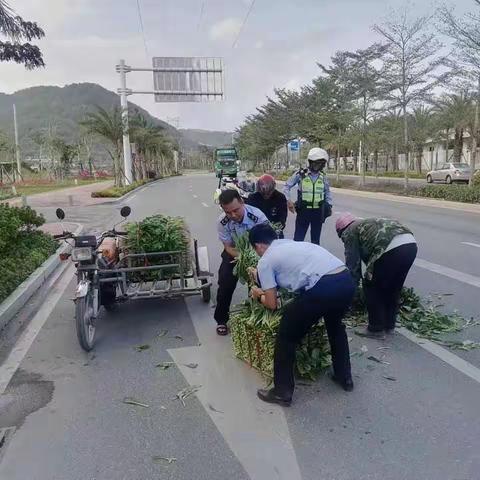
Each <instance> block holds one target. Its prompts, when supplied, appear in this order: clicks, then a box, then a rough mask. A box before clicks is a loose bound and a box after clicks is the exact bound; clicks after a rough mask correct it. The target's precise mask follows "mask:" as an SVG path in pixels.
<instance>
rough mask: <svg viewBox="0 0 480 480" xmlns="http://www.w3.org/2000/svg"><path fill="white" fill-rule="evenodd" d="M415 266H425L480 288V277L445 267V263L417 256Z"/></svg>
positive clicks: (432, 270) (431, 270)
mask: <svg viewBox="0 0 480 480" xmlns="http://www.w3.org/2000/svg"><path fill="white" fill-rule="evenodd" d="M415 266H417V267H420V268H424V269H425V270H429V271H430V272H433V273H438V274H440V275H443V276H445V277H449V278H453V279H454V280H457V281H458V282H462V283H466V284H468V285H472V286H473V287H477V288H480V277H475V276H474V275H469V274H468V273H463V272H460V271H458V270H454V269H453V268H449V267H444V266H443V265H438V264H436V263H432V262H427V260H422V259H421V258H417V259H416V260H415Z"/></svg>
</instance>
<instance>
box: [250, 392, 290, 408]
mask: <svg viewBox="0 0 480 480" xmlns="http://www.w3.org/2000/svg"><path fill="white" fill-rule="evenodd" d="M257 396H258V398H259V399H260V400H263V401H264V402H267V403H276V404H277V405H280V406H282V407H289V406H290V405H291V403H292V397H284V396H281V395H278V394H276V393H275V391H274V389H273V388H271V389H270V390H264V389H260V390H257Z"/></svg>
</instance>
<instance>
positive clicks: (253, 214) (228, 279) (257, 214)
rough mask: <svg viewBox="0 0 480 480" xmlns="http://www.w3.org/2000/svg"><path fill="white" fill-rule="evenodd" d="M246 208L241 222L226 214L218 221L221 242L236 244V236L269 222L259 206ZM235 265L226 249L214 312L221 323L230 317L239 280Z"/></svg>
mask: <svg viewBox="0 0 480 480" xmlns="http://www.w3.org/2000/svg"><path fill="white" fill-rule="evenodd" d="M244 208H245V215H244V216H243V220H242V221H241V222H240V223H238V222H234V221H233V220H230V219H229V218H228V217H227V216H226V215H225V214H223V215H221V216H220V218H219V219H218V222H217V230H218V238H219V239H220V241H221V242H223V243H229V244H231V245H232V246H235V237H236V236H237V237H238V236H241V235H243V234H244V233H245V232H248V231H249V230H250V229H251V228H253V227H254V226H255V225H259V224H261V223H267V222H268V219H267V217H266V216H265V214H264V213H263V212H262V211H261V210H259V209H258V208H255V207H252V206H251V205H245V206H244ZM234 267H235V263H234V258H233V257H232V256H231V255H229V254H228V253H227V252H226V251H225V250H224V251H223V252H222V263H221V265H220V269H219V270H218V290H217V306H216V308H215V314H214V318H215V320H216V321H217V323H218V324H219V325H226V324H227V322H228V319H229V310H230V304H231V303H232V297H233V292H234V291H235V288H236V286H237V281H238V278H237V277H236V276H235V275H234V274H233V268H234Z"/></svg>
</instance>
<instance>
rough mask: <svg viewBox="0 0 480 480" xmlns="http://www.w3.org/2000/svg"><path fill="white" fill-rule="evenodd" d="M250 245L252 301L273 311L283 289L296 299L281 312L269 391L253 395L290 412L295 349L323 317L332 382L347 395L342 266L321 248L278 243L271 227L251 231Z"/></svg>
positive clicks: (347, 279) (349, 282) (347, 290)
mask: <svg viewBox="0 0 480 480" xmlns="http://www.w3.org/2000/svg"><path fill="white" fill-rule="evenodd" d="M249 239H250V243H251V244H252V246H253V248H254V249H255V251H256V252H257V254H258V255H259V257H261V258H260V260H259V262H258V266H257V271H256V272H255V271H254V270H253V271H252V274H253V275H255V273H256V275H257V277H258V278H257V280H258V283H259V284H260V285H261V288H259V287H253V288H252V289H251V295H252V297H253V298H254V299H258V300H259V301H260V302H261V303H262V304H263V305H264V306H265V307H266V308H268V309H270V310H276V308H277V289H279V288H285V289H287V290H289V291H291V292H295V293H297V294H298V296H297V297H296V298H295V299H294V300H293V301H292V302H291V303H290V304H288V305H287V306H286V307H285V310H284V313H283V315H282V319H281V321H280V326H279V330H278V333H277V337H276V343H275V350H274V379H273V383H274V386H273V388H271V389H270V390H258V392H257V393H258V397H259V398H260V399H261V400H263V401H265V402H269V403H277V404H279V405H283V406H289V405H290V403H291V401H292V395H293V391H294V387H295V382H294V363H295V349H296V346H297V344H298V343H299V342H300V341H301V340H302V338H303V337H304V336H305V335H306V334H307V333H308V331H309V330H310V329H311V327H312V326H313V325H315V324H316V323H317V322H318V321H319V320H320V319H321V318H322V317H323V319H324V321H325V327H326V330H327V335H328V340H329V343H330V348H331V354H332V364H333V374H332V379H333V380H334V381H335V382H337V383H339V384H340V385H341V386H342V388H343V389H344V390H346V391H351V390H353V381H352V374H351V367H350V352H349V347H348V339H347V334H346V331H345V325H344V324H343V322H342V320H343V317H344V315H345V313H346V312H347V310H348V309H349V307H350V305H351V303H352V300H353V295H354V291H355V284H354V282H353V279H352V276H351V275H350V272H349V271H348V269H347V268H346V267H345V264H344V263H343V262H342V261H341V260H340V259H338V258H337V257H335V256H334V255H332V254H331V253H330V252H328V251H327V250H325V249H324V248H322V247H320V246H318V245H315V244H312V243H307V242H295V241H293V240H279V239H277V234H276V232H275V230H274V229H273V228H272V227H271V226H270V225H268V224H267V225H265V224H264V225H257V226H255V227H253V228H252V229H251V230H250V233H249Z"/></svg>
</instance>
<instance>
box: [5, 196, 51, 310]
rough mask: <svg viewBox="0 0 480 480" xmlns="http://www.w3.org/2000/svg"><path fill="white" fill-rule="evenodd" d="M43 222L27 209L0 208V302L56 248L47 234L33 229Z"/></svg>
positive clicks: (40, 217)
mask: <svg viewBox="0 0 480 480" xmlns="http://www.w3.org/2000/svg"><path fill="white" fill-rule="evenodd" d="M44 222H45V219H44V218H43V217H42V216H41V215H38V214H37V213H36V212H35V211H34V210H32V209H31V208H30V207H21V208H18V207H10V206H8V205H0V252H2V255H1V256H0V302H3V300H5V299H6V298H7V297H8V296H9V295H10V294H11V293H12V292H13V291H14V290H15V289H16V288H17V287H18V285H20V284H21V283H22V282H23V281H24V280H26V279H27V278H28V277H29V276H30V274H31V273H33V272H34V271H35V270H36V269H37V268H38V267H39V266H40V265H42V263H43V262H44V261H45V260H47V259H48V257H50V255H52V254H53V253H54V252H55V250H56V249H57V242H55V240H54V239H53V238H52V237H51V236H50V235H47V234H44V233H42V232H40V231H38V230H36V228H37V227H39V226H40V225H42V224H43V223H44Z"/></svg>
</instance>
